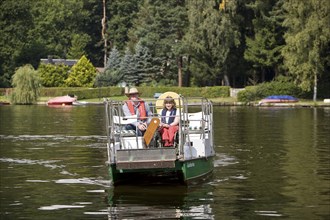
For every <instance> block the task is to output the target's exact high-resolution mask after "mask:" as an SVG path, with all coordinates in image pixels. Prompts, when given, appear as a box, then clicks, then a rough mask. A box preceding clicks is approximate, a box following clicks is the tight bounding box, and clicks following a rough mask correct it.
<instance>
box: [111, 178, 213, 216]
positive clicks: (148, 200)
mask: <svg viewBox="0 0 330 220" xmlns="http://www.w3.org/2000/svg"><path fill="white" fill-rule="evenodd" d="M211 203H212V187H211V186H210V185H208V184H203V185H198V186H190V187H188V188H187V187H185V186H180V185H158V186H144V187H142V186H134V185H131V186H120V187H116V188H115V189H113V188H112V189H110V190H109V204H110V206H109V208H108V210H109V219H174V218H180V219H183V218H188V219H214V215H213V213H212V208H211Z"/></svg>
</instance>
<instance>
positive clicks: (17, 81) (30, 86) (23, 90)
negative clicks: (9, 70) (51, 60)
mask: <svg viewBox="0 0 330 220" xmlns="http://www.w3.org/2000/svg"><path fill="white" fill-rule="evenodd" d="M12 86H13V87H14V92H13V93H12V95H11V101H12V102H13V103H14V104H33V103H34V102H36V101H37V100H38V97H39V88H40V81H39V77H38V73H37V71H36V70H35V69H34V68H33V66H31V65H25V66H23V67H20V68H18V69H17V71H16V72H15V74H14V75H13V81H12Z"/></svg>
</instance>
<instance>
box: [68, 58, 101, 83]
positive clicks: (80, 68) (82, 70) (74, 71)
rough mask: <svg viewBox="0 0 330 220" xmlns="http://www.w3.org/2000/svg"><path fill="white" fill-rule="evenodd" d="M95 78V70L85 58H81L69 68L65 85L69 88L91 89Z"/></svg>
mask: <svg viewBox="0 0 330 220" xmlns="http://www.w3.org/2000/svg"><path fill="white" fill-rule="evenodd" d="M95 77H96V68H95V67H94V66H93V64H92V63H91V62H90V61H89V60H88V59H87V58H86V57H85V56H82V57H81V58H80V60H79V61H78V62H77V63H76V64H75V65H74V66H73V67H72V68H71V71H70V73H69V76H68V78H67V79H66V80H65V84H66V85H67V86H69V87H92V86H93V85H94V81H95Z"/></svg>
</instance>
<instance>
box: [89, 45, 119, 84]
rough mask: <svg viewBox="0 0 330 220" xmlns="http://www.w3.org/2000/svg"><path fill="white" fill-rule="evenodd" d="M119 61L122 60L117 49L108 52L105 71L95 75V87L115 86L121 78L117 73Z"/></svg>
mask: <svg viewBox="0 0 330 220" xmlns="http://www.w3.org/2000/svg"><path fill="white" fill-rule="evenodd" d="M121 60H122V58H121V56H120V53H119V51H118V50H117V47H114V48H113V49H112V50H111V51H110V55H109V57H108V61H107V65H106V68H105V71H104V72H103V73H99V74H97V76H96V79H95V85H96V86H98V87H100V86H113V85H117V84H118V83H119V82H120V81H121V79H122V78H123V76H122V74H121V73H120V71H119V70H120V64H121Z"/></svg>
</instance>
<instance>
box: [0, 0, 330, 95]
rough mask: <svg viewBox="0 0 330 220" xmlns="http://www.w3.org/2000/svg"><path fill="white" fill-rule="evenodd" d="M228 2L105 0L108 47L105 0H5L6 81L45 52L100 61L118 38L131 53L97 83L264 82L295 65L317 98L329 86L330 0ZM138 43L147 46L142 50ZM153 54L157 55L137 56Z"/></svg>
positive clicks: (1, 72)
mask: <svg viewBox="0 0 330 220" xmlns="http://www.w3.org/2000/svg"><path fill="white" fill-rule="evenodd" d="M221 2H222V3H223V2H224V1H220V0H216V1H212V0H205V1H198V0H167V1H164V0H153V1H150V0H135V1H130V0H112V1H106V20H105V22H106V27H107V30H106V33H105V35H104V36H105V37H106V39H108V46H107V47H108V48H103V47H104V44H103V41H102V38H101V37H102V35H101V30H102V25H101V20H102V17H103V8H102V7H103V4H102V1H99V0H83V1H81V0H63V1H54V0H25V1H13V0H2V1H0V7H1V9H2V10H1V11H0V36H1V38H0V48H1V49H0V87H10V85H11V79H12V75H13V74H14V73H15V69H16V68H18V67H20V66H23V65H25V64H27V63H29V64H31V65H32V66H33V67H34V68H36V67H37V66H38V65H39V62H40V58H45V57H47V56H48V55H52V56H53V57H54V58H64V59H66V58H73V57H74V58H78V57H81V55H82V54H84V55H85V56H86V57H88V58H89V59H90V60H91V62H92V63H93V65H94V66H101V65H103V60H104V53H103V52H102V51H104V50H106V51H110V49H111V48H114V47H116V48H117V49H118V51H119V52H120V53H122V54H124V52H125V51H124V49H125V48H127V47H128V48H129V49H130V51H131V52H132V53H131V54H130V55H128V53H126V57H123V59H124V61H123V62H118V63H121V66H120V68H119V69H117V68H115V69H109V71H106V73H105V74H104V75H102V76H100V77H101V80H105V81H106V82H109V84H100V83H98V85H99V86H104V85H116V84H117V83H118V82H122V81H126V82H129V84H131V85H135V84H138V85H140V86H147V85H152V86H155V85H164V86H169V85H178V83H179V82H181V79H183V80H182V81H183V82H184V83H183V84H184V85H185V86H191V85H192V86H217V85H230V86H232V87H244V86H245V85H248V84H249V83H250V82H251V79H250V77H254V76H255V78H254V83H255V84H257V83H258V82H259V81H258V80H260V81H261V82H263V81H270V80H272V79H273V78H274V77H275V76H278V75H286V74H290V76H292V77H291V78H290V80H291V82H294V83H296V84H297V85H299V86H300V87H301V88H303V89H304V90H306V91H308V90H311V91H315V92H314V94H315V97H316V93H317V92H318V94H319V97H321V94H320V93H323V94H327V91H328V89H327V85H328V81H327V80H324V79H327V78H328V77H329V75H330V68H329V66H330V65H329V63H330V62H329V60H330V55H329V47H330V43H329V39H330V29H329V28H328V27H329V26H330V25H329V21H330V18H329V16H330V15H329V14H330V13H329V11H330V1H328V0H310V1H301V0H235V1H234V0H230V1H226V6H225V8H220V5H219V4H220V3H221ZM138 42H141V45H142V46H143V47H142V49H143V50H145V49H147V50H148V51H147V50H146V52H145V53H139V52H138V53H137V49H136V46H137V44H138ZM282 46H283V49H281V47H282ZM280 51H281V53H280ZM148 53H150V55H151V56H150V57H151V58H152V60H151V61H147V60H149V58H147V57H144V56H140V55H141V54H148ZM138 54H139V56H137V55H138ZM139 57H143V58H142V59H140V60H139ZM134 59H135V60H134ZM150 64H151V65H150ZM151 68H152V70H151ZM137 70H138V71H137ZM181 70H182V71H181ZM136 71H137V72H136ZM181 76H182V77H181ZM263 76H265V77H263ZM323 76H324V77H323ZM103 77H105V78H104V79H102V78H103ZM80 80H84V79H83V78H82V79H80V76H79V79H70V80H69V81H68V83H70V85H71V86H74V85H78V83H77V81H80ZM50 81H51V80H50ZM91 81H92V80H91ZM45 83H49V84H48V86H51V83H50V82H48V81H47V82H45ZM53 85H55V83H53ZM313 87H314V88H313Z"/></svg>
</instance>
